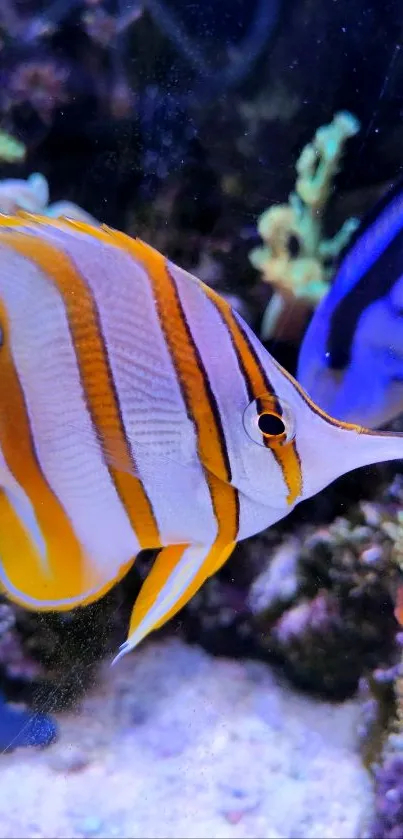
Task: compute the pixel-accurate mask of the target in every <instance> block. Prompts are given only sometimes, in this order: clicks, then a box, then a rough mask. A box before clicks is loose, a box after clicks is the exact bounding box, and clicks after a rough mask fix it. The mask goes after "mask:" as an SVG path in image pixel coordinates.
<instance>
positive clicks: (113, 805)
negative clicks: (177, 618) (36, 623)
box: [0, 639, 371, 839]
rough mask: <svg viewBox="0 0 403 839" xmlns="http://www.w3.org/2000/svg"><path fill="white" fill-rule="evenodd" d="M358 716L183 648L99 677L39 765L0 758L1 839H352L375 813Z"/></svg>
mask: <svg viewBox="0 0 403 839" xmlns="http://www.w3.org/2000/svg"><path fill="white" fill-rule="evenodd" d="M358 719H359V709H358V706H357V704H356V703H354V702H346V703H344V704H342V705H330V704H327V703H321V702H316V701H313V700H311V699H307V698H306V697H301V696H299V695H297V694H295V693H293V692H292V691H291V690H290V688H289V687H288V686H287V685H286V684H284V685H283V684H281V683H279V680H278V677H277V676H275V675H273V673H272V672H271V671H270V669H268V668H267V667H266V666H265V665H263V664H259V663H256V662H241V663H239V662H232V661H228V660H223V659H214V658H210V657H209V656H208V655H207V654H206V653H204V652H203V651H201V650H199V649H198V648H196V647H189V646H186V645H185V644H183V643H182V642H180V641H179V640H177V639H163V640H161V641H158V642H149V643H147V644H144V646H143V647H142V648H141V649H140V650H139V651H138V652H136V653H135V654H131V655H129V656H126V658H124V659H123V660H121V661H120V662H119V663H118V664H117V665H116V667H114V668H112V669H111V668H110V667H109V664H105V665H104V666H103V667H102V669H101V672H100V675H99V683H98V684H97V685H94V688H93V690H92V691H91V692H90V693H88V694H87V695H86V697H85V699H84V701H82V703H81V705H80V707H79V708H78V709H77V711H76V712H75V713H74V714H72V713H69V714H60V715H58V721H59V724H60V732H61V733H60V738H59V740H58V742H57V743H55V744H54V745H53V746H51V747H50V748H48V749H47V750H44V751H35V750H33V749H24V750H19V751H15V752H14V753H12V754H10V755H2V756H0V834H1V836H2V837H7V839H12V838H13V837H20V836H24V837H53V836H54V837H91V836H100V837H133V839H135V837H144V839H153V837H155V839H157V837H161V839H163V837H165V838H166V839H169V837H174V838H175V839H182V837H189V839H190V837H224V838H225V837H262V839H264V837H273V839H274V837H276V839H278V838H279V837H284V839H292V838H293V837H301V839H303V838H304V837H323V839H325V837H340V839H343V837H346V839H347V838H348V837H353V836H356V835H357V833H358V832H359V830H360V826H361V824H362V823H363V820H364V818H365V815H366V814H367V813H368V809H369V807H370V806H371V788H370V782H369V779H368V777H367V775H366V772H365V771H364V769H363V768H362V765H361V763H360V758H359V755H358V750H357V743H356V738H357V735H356V729H357V722H358Z"/></svg>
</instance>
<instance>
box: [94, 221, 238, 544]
mask: <svg viewBox="0 0 403 839" xmlns="http://www.w3.org/2000/svg"><path fill="white" fill-rule="evenodd" d="M110 241H113V242H117V243H118V244H119V245H121V247H123V248H124V249H125V250H126V252H128V253H130V254H131V256H133V257H134V258H135V259H136V260H137V261H140V262H141V263H142V265H143V266H144V268H145V270H146V272H147V274H148V276H149V278H150V281H151V286H152V290H153V294H154V298H155V302H156V307H157V311H158V315H159V318H160V322H161V326H162V330H163V332H164V335H165V339H166V342H167V345H168V347H169V350H170V353H171V357H172V361H173V364H174V367H175V370H176V372H177V375H178V379H179V382H180V385H181V389H182V394H183V398H184V400H185V404H186V407H187V411H188V415H189V417H190V418H191V420H192V421H193V422H194V424H195V427H196V432H197V440H198V450H199V457H200V461H201V463H202V464H203V466H204V467H205V468H206V469H207V470H208V471H207V473H206V478H207V482H208V485H209V490H210V495H211V499H212V503H213V508H214V511H215V514H216V518H217V522H218V528H219V534H218V537H217V538H218V539H219V543H220V545H224V544H228V543H230V542H231V543H232V542H234V541H235V540H236V538H237V535H238V528H239V501H238V493H237V491H236V490H235V489H234V488H233V487H232V486H231V485H230V483H229V481H230V477H231V476H230V472H229V462H228V456H227V451H226V445H225V439H224V435H223V431H222V429H221V422H220V416H219V412H218V408H217V406H216V403H215V399H214V395H213V393H212V392H211V390H210V386H209V382H208V378H207V375H206V373H205V371H204V368H203V365H202V362H201V359H200V356H199V353H198V349H197V347H196V344H195V342H194V341H193V338H192V335H191V332H190V330H189V327H188V324H187V322H186V318H185V315H184V312H183V309H182V305H181V301H180V299H179V296H178V293H177V289H176V285H175V282H174V280H173V279H172V277H171V276H170V275H169V272H168V270H167V264H166V260H165V259H164V257H163V256H162V255H161V254H160V253H158V251H156V250H154V249H153V248H150V247H149V246H148V245H146V244H145V243H144V242H141V241H139V240H134V239H130V237H129V236H125V234H123V233H117V232H115V231H114V232H113V233H112V236H111V239H110Z"/></svg>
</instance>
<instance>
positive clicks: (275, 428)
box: [258, 412, 285, 437]
mask: <svg viewBox="0 0 403 839" xmlns="http://www.w3.org/2000/svg"><path fill="white" fill-rule="evenodd" d="M258 426H259V431H261V432H262V434H264V436H265V437H279V436H280V435H281V434H284V432H285V425H284V423H283V420H282V419H281V417H278V416H277V414H269V413H268V412H267V413H264V414H260V417H259V419H258Z"/></svg>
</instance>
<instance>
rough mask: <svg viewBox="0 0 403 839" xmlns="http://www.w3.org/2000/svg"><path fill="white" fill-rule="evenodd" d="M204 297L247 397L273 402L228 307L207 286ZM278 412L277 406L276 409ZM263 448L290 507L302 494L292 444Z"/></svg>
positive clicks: (265, 379) (266, 380)
mask: <svg viewBox="0 0 403 839" xmlns="http://www.w3.org/2000/svg"><path fill="white" fill-rule="evenodd" d="M203 288H204V291H205V294H206V295H207V297H208V298H209V299H210V300H211V302H212V303H213V304H214V305H215V307H216V309H218V311H219V313H220V315H221V317H222V319H223V321H224V323H225V324H226V326H227V328H228V330H229V332H230V335H231V338H232V342H233V345H234V348H235V351H236V354H237V356H238V361H239V365H240V368H241V370H242V371H243V374H244V377H245V381H246V385H247V389H248V392H249V397H250V399H251V401H252V400H253V399H256V400H257V399H259V398H261V397H263V396H264V394H265V393H270V395H272V396H273V397H274V398H275V399H276V400H277V394H276V393H275V391H274V388H273V387H272V385H271V383H270V381H269V378H268V376H267V374H266V372H265V370H264V369H263V367H262V365H261V363H260V360H259V359H258V357H257V355H256V353H255V352H254V349H253V347H252V345H251V343H250V341H249V340H248V338H247V336H246V335H245V333H244V332H243V330H242V329H241V327H240V325H239V323H238V321H237V320H236V318H235V316H234V313H233V311H232V309H231V307H230V306H229V305H228V303H226V301H225V300H223V299H222V298H221V297H219V295H218V294H216V293H215V292H214V291H212V289H210V288H209V287H208V286H203ZM280 410H281V406H280ZM266 444H267V447H268V448H270V449H271V451H272V452H273V454H274V456H275V458H276V460H277V463H278V464H279V466H280V468H281V470H282V473H283V477H284V481H285V483H286V486H287V489H288V495H287V501H288V503H289V504H293V503H294V502H295V501H296V500H297V498H299V496H300V495H301V494H302V470H301V461H300V459H299V455H298V451H297V447H296V444H295V442H294V441H292V442H289V443H282V444H274V443H270V442H269V441H266Z"/></svg>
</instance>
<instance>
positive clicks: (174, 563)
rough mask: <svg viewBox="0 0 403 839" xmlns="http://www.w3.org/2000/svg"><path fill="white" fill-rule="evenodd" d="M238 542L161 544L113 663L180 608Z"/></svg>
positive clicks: (213, 572) (217, 567) (219, 566)
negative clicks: (125, 637)
mask: <svg viewBox="0 0 403 839" xmlns="http://www.w3.org/2000/svg"><path fill="white" fill-rule="evenodd" d="M235 544H236V543H235V542H232V543H231V544H226V545H223V544H222V543H221V540H216V542H215V543H214V544H213V545H212V546H206V545H169V546H168V547H165V548H162V550H161V551H160V553H159V554H158V556H157V558H156V560H155V562H154V565H153V567H152V569H151V571H150V573H149V575H148V577H147V579H146V580H145V582H144V583H143V586H142V588H141V591H140V594H139V596H138V598H137V600H136V602H135V604H134V608H133V611H132V615H131V619H130V626H129V633H128V638H127V641H126V642H125V643H124V644H122V646H121V648H120V650H119V653H118V655H117V656H116V657H115V658H114V660H113V662H112V664H115V663H116V662H117V661H118V660H119V659H120V658H121V657H122V656H123V655H125V654H126V653H127V652H129V651H130V650H133V649H134V648H135V647H137V645H138V644H139V643H140V642H141V641H142V640H143V638H145V637H146V636H147V635H149V633H150V632H153V631H154V630H155V629H159V627H161V626H162V625H163V624H164V623H166V621H168V620H169V619H170V618H172V617H173V616H174V615H175V614H176V613H177V612H179V610H180V609H182V607H183V606H185V605H186V603H187V602H188V601H189V600H190V598H191V597H193V595H194V594H196V592H197V591H198V590H199V588H200V587H201V586H202V585H203V583H204V582H205V580H206V579H207V578H208V577H210V576H211V575H212V574H215V573H216V571H218V569H219V568H221V566H222V565H223V564H224V562H226V560H227V559H228V557H229V556H230V554H231V553H232V551H233V549H234V547H235Z"/></svg>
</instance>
